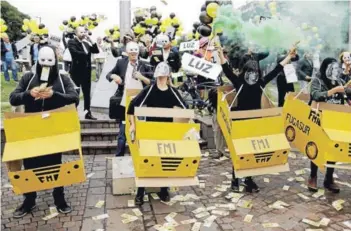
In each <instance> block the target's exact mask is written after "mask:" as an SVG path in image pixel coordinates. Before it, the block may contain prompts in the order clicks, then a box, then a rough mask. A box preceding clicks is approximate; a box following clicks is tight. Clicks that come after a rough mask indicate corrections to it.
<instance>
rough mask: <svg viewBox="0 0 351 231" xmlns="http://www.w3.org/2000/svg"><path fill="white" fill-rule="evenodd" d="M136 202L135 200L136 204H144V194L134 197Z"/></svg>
mask: <svg viewBox="0 0 351 231" xmlns="http://www.w3.org/2000/svg"><path fill="white" fill-rule="evenodd" d="M134 202H135V205H138V206H140V205H143V204H144V196H138V195H137V196H135V199H134Z"/></svg>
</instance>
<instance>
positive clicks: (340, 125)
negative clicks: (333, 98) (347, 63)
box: [283, 93, 351, 171]
mask: <svg viewBox="0 0 351 231" xmlns="http://www.w3.org/2000/svg"><path fill="white" fill-rule="evenodd" d="M307 99H308V97H306V95H301V96H300V95H296V94H293V93H290V94H289V95H287V97H286V101H285V104H284V109H283V115H284V119H285V134H286V137H287V139H288V141H289V142H291V144H292V145H293V146H295V147H296V148H297V149H299V151H300V152H302V153H303V154H305V155H306V156H307V157H308V158H309V159H310V160H311V161H313V163H315V164H316V165H317V166H318V167H319V168H320V169H321V170H322V171H323V170H324V169H325V167H326V166H327V167H334V168H347V169H351V166H350V167H347V166H340V165H327V164H326V163H327V161H331V162H342V163H351V107H350V106H346V105H345V106H344V105H336V104H328V103H313V104H312V107H310V106H309V105H308V104H307V103H306V102H304V100H307Z"/></svg>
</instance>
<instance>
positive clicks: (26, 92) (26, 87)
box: [10, 72, 79, 112]
mask: <svg viewBox="0 0 351 231" xmlns="http://www.w3.org/2000/svg"><path fill="white" fill-rule="evenodd" d="M33 76H34V77H33ZM39 78H40V77H39V76H37V75H34V74H33V73H32V72H29V73H26V74H25V75H24V76H23V77H22V78H21V80H20V81H19V83H18V85H17V87H16V89H15V90H14V91H13V92H12V93H11V94H10V104H11V105H12V106H20V105H24V108H25V109H24V111H25V112H41V111H48V110H54V109H57V108H60V107H63V106H66V105H70V104H74V103H75V104H76V105H77V104H78V102H79V95H78V93H77V91H76V90H75V89H74V84H73V82H72V80H71V79H70V78H69V77H68V76H67V75H62V74H61V75H60V76H58V77H57V78H56V79H55V80H54V81H53V84H52V85H51V86H52V89H53V91H54V94H53V96H52V97H51V98H48V99H45V100H35V99H34V98H33V97H32V96H31V95H30V90H31V89H32V88H34V87H39V85H40V82H39Z"/></svg>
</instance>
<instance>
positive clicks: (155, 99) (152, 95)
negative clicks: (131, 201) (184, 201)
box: [127, 62, 187, 205]
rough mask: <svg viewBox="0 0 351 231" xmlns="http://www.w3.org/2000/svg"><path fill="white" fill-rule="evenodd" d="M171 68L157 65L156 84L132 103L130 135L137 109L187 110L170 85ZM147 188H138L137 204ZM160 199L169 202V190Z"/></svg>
mask: <svg viewBox="0 0 351 231" xmlns="http://www.w3.org/2000/svg"><path fill="white" fill-rule="evenodd" d="M170 76H171V68H170V67H169V65H168V64H167V63H166V62H161V63H159V64H158V65H157V67H156V69H155V73H154V77H155V78H156V83H153V84H151V85H150V86H148V87H146V88H144V89H143V90H142V91H141V92H140V93H139V94H138V95H137V96H136V97H135V98H134V99H133V100H132V101H131V103H130V105H129V107H128V111H127V114H128V115H129V116H128V119H129V123H130V131H129V132H130V133H135V116H134V110H135V107H141V106H143V105H147V107H158V108H174V107H179V108H184V109H185V108H187V105H186V103H185V102H184V100H183V99H182V97H181V96H180V94H179V92H178V91H177V89H176V88H174V87H172V86H171V85H170ZM146 121H153V122H173V118H155V117H147V118H146ZM144 193H145V188H138V191H137V195H136V197H135V204H136V205H142V204H143V197H144ZM159 197H160V199H161V200H162V201H166V202H167V201H169V200H170V197H169V193H168V188H167V187H163V188H161V192H160V193H159Z"/></svg>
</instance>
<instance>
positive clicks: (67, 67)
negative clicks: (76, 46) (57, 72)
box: [63, 61, 72, 73]
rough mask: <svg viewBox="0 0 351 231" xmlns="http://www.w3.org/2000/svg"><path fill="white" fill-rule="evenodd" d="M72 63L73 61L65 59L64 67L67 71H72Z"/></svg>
mask: <svg viewBox="0 0 351 231" xmlns="http://www.w3.org/2000/svg"><path fill="white" fill-rule="evenodd" d="M71 64H72V62H68V61H64V62H63V65H64V66H63V68H64V70H65V71H66V72H68V73H69V72H70V70H71Z"/></svg>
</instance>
